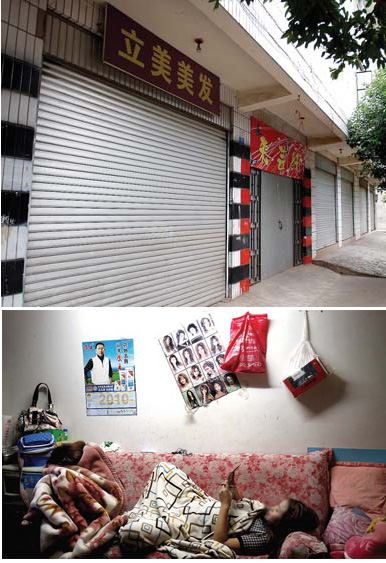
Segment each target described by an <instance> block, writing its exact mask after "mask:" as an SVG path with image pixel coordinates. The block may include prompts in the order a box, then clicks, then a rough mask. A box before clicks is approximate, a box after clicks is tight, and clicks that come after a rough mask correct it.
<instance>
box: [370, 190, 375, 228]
mask: <svg viewBox="0 0 386 563" xmlns="http://www.w3.org/2000/svg"><path fill="white" fill-rule="evenodd" d="M370 218H371V230H372V231H374V230H375V193H373V192H370Z"/></svg>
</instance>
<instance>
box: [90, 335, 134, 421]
mask: <svg viewBox="0 0 386 563" xmlns="http://www.w3.org/2000/svg"><path fill="white" fill-rule="evenodd" d="M82 349H83V372H84V381H85V394H86V413H87V416H129V415H136V414H137V391H136V388H137V386H136V379H135V364H134V341H133V340H132V339H131V338H124V339H120V340H103V339H101V340H93V341H89V342H83V343H82Z"/></svg>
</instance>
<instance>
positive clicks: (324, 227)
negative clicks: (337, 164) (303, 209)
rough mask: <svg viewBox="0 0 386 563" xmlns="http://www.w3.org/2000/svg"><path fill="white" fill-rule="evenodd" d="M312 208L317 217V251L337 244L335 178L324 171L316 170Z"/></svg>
mask: <svg viewBox="0 0 386 563" xmlns="http://www.w3.org/2000/svg"><path fill="white" fill-rule="evenodd" d="M312 206H313V208H314V210H313V211H314V214H315V215H316V217H315V218H316V249H317V250H320V249H322V248H325V247H326V246H330V245H331V244H335V243H336V240H337V239H336V197H335V176H334V175H332V174H329V173H328V172H325V171H324V170H319V169H316V170H315V187H314V189H313V191H312Z"/></svg>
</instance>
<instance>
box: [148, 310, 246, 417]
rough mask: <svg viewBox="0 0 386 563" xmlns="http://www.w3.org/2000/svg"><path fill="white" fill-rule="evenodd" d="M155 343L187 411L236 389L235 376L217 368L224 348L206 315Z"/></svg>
mask: <svg viewBox="0 0 386 563" xmlns="http://www.w3.org/2000/svg"><path fill="white" fill-rule="evenodd" d="M159 343H160V345H161V348H162V351H163V353H164V355H165V359H166V361H167V362H168V365H169V369H170V371H171V373H172V375H173V378H174V380H175V382H176V384H177V385H178V388H179V389H180V392H181V395H182V397H183V399H184V401H185V404H186V406H187V408H188V409H195V408H198V407H202V406H206V405H209V403H211V402H212V401H215V400H217V399H221V398H222V397H225V396H226V395H228V393H232V392H233V391H237V390H238V389H240V383H239V380H238V379H237V376H236V374H234V373H226V372H224V371H222V369H221V365H222V364H223V362H224V356H225V347H224V344H223V342H222V340H221V338H220V335H219V334H218V332H217V329H216V326H215V324H214V322H213V319H212V317H211V315H210V314H204V315H202V316H200V317H198V318H196V319H192V320H191V321H190V322H187V323H186V324H184V325H181V326H180V327H179V328H177V329H176V330H174V331H171V332H168V333H167V334H164V335H163V336H162V337H161V338H160V339H159Z"/></svg>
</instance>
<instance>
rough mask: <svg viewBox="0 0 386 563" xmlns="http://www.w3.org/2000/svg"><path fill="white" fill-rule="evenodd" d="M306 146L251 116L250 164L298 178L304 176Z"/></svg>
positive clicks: (260, 168) (281, 174) (273, 172)
mask: <svg viewBox="0 0 386 563" xmlns="http://www.w3.org/2000/svg"><path fill="white" fill-rule="evenodd" d="M305 158H306V147H305V145H303V144H302V143H299V142H298V141H295V140H294V139H290V138H288V137H287V136H286V135H285V134H284V133H280V132H279V131H276V130H275V129H273V128H272V127H269V125H266V124H265V123H264V122H263V121H261V120H259V119H257V118H256V117H251V166H252V167H253V168H258V169H259V170H265V171H266V172H271V173H272V174H279V175H280V176H288V177H290V178H295V179H298V180H301V179H303V177H304V165H305Z"/></svg>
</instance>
